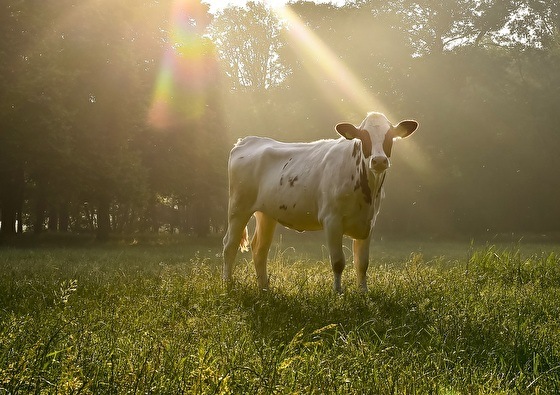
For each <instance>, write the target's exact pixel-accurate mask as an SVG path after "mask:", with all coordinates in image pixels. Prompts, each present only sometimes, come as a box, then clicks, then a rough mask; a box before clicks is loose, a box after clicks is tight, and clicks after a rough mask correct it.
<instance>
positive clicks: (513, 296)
mask: <svg viewBox="0 0 560 395" xmlns="http://www.w3.org/2000/svg"><path fill="white" fill-rule="evenodd" d="M209 248H210V249H209ZM401 248H402V246H401ZM462 248H463V249H464V250H465V251H464V254H463V258H460V259H458V260H455V259H450V258H447V257H446V256H445V255H442V256H440V258H438V259H436V260H431V261H425V260H424V259H423V258H422V256H421V255H420V254H419V253H414V254H411V255H410V256H409V258H404V259H400V260H392V261H389V262H387V263H386V264H384V265H382V266H379V265H377V266H376V267H374V268H372V269H373V270H371V271H370V273H371V275H370V281H369V283H370V284H369V285H370V291H369V292H368V293H367V294H360V293H358V292H357V290H356V289H354V288H353V287H352V286H349V287H348V290H347V293H346V294H344V295H341V296H339V295H335V294H333V293H332V292H331V291H330V287H329V284H330V270H329V269H328V265H327V264H325V263H324V262H315V261H305V260H301V259H299V258H295V259H290V258H288V257H287V256H286V255H285V254H284V253H283V252H282V251H277V252H276V254H275V256H274V257H273V259H272V270H271V273H272V275H273V277H272V284H273V288H272V290H271V291H270V292H268V293H259V292H258V291H256V287H255V284H254V276H253V268H252V267H250V266H249V265H240V266H239V267H238V268H237V271H236V278H237V281H236V284H235V285H234V286H233V288H232V289H230V290H227V291H226V290H225V289H224V288H223V287H222V285H221V281H220V273H219V272H220V271H219V264H218V263H217V258H216V257H215V255H214V252H215V250H214V247H212V246H202V245H196V244H189V245H187V248H185V247H184V246H182V247H181V248H178V247H177V246H175V247H174V246H167V247H147V246H141V245H135V246H132V247H123V246H118V247H117V248H115V247H111V246H105V247H96V248H93V249H90V248H82V247H74V248H64V249H61V248H53V247H49V248H39V249H30V250H23V249H19V250H17V249H3V250H1V251H0V265H1V269H2V270H1V271H0V273H2V275H1V276H0V290H2V291H1V292H0V301H1V304H2V306H3V308H2V310H1V311H0V321H1V322H2V325H1V327H0V388H1V389H2V390H3V391H5V392H8V393H28V392H45V393H76V392H81V393H123V392H133V393H145V392H150V393H209V392H215V393H287V392H290V393H292V392H306V393H340V392H344V393H363V392H375V393H379V394H389V393H442V394H443V393H512V392H515V393H556V392H558V390H559V389H560V371H559V366H560V355H559V354H558V350H559V345H560V343H559V342H560V337H559V333H560V330H559V329H560V328H559V325H560V322H559V320H558V317H559V315H558V307H557V300H558V297H559V296H560V294H559V292H560V288H559V286H560V271H559V269H558V268H559V267H560V262H559V259H558V255H557V254H555V253H536V254H527V253H524V252H523V250H519V249H512V248H506V249H499V248H497V247H486V248H482V249H473V250H471V251H470V253H469V254H467V253H466V246H463V247H462ZM442 253H443V254H445V251H440V254H442ZM348 272H349V273H347V275H346V278H345V281H346V282H347V283H350V282H351V281H352V279H353V273H351V272H352V270H348Z"/></svg>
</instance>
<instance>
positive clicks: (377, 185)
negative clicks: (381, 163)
mask: <svg viewBox="0 0 560 395" xmlns="http://www.w3.org/2000/svg"><path fill="white" fill-rule="evenodd" d="M386 174H387V171H384V172H383V173H373V172H369V177H368V183H369V188H370V189H371V192H372V193H373V198H374V199H375V200H377V199H379V198H380V196H381V191H382V190H383V183H384V182H385V175H386Z"/></svg>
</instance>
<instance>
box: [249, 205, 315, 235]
mask: <svg viewBox="0 0 560 395" xmlns="http://www.w3.org/2000/svg"><path fill="white" fill-rule="evenodd" d="M270 200H271V201H273V202H274V203H271V202H270ZM270 200H269V201H268V202H266V203H263V204H259V205H257V207H256V210H255V211H260V212H263V213H265V214H266V215H268V216H269V217H272V218H274V219H275V220H276V221H278V223H280V224H281V225H283V226H285V227H287V228H290V229H294V230H297V231H298V232H303V231H306V230H308V231H312V230H321V229H323V225H322V224H321V222H320V221H319V219H318V216H317V210H316V209H315V208H314V207H312V206H309V205H306V204H304V203H299V207H298V202H289V203H288V202H282V201H281V200H278V199H270Z"/></svg>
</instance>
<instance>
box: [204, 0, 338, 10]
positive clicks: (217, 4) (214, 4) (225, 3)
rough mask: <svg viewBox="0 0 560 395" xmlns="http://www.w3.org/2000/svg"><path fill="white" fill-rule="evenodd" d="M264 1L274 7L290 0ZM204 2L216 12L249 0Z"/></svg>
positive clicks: (333, 0) (323, 0)
mask: <svg viewBox="0 0 560 395" xmlns="http://www.w3.org/2000/svg"><path fill="white" fill-rule="evenodd" d="M261 1H262V2H264V3H266V4H269V5H270V6H272V7H279V6H282V5H284V4H286V3H287V2H288V0H261ZM202 2H203V3H206V4H208V5H210V12H216V11H219V10H222V9H224V8H225V7H227V6H229V5H233V6H243V5H245V4H246V3H247V0H202ZM313 2H315V3H331V4H335V5H339V6H340V5H343V4H344V3H345V0H314V1H313Z"/></svg>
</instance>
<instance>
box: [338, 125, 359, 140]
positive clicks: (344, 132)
mask: <svg viewBox="0 0 560 395" xmlns="http://www.w3.org/2000/svg"><path fill="white" fill-rule="evenodd" d="M335 129H336V131H337V133H338V134H340V135H341V136H342V137H344V138H347V139H348V140H352V139H356V138H358V128H356V127H355V126H354V125H352V124H351V123H346V122H342V123H339V124H337V125H336V126H335Z"/></svg>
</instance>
